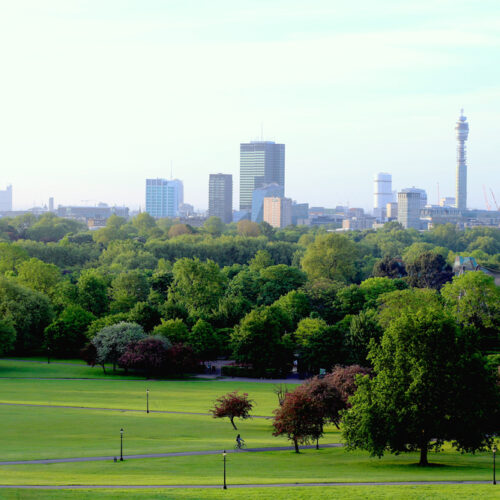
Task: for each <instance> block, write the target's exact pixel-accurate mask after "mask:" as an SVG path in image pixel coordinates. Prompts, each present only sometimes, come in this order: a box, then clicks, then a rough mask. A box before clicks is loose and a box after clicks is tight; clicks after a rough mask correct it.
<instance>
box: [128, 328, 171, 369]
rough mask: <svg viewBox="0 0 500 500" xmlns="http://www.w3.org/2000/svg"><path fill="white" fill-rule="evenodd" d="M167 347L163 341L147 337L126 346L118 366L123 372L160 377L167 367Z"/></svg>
mask: <svg viewBox="0 0 500 500" xmlns="http://www.w3.org/2000/svg"><path fill="white" fill-rule="evenodd" d="M167 352H168V351H167V346H166V344H165V340H163V339H159V338H156V337H147V338H145V339H142V340H139V341H137V342H132V343H130V344H129V345H128V346H127V350H126V351H125V353H124V354H123V355H122V356H121V357H120V359H119V360H118V365H119V366H121V367H122V368H124V369H125V370H129V369H130V370H141V371H144V372H145V373H146V375H147V376H148V377H149V376H150V375H153V374H154V375H160V374H162V373H163V372H165V370H166V366H167Z"/></svg>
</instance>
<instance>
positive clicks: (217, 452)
mask: <svg viewBox="0 0 500 500" xmlns="http://www.w3.org/2000/svg"><path fill="white" fill-rule="evenodd" d="M342 446H343V444H341V443H331V444H322V445H321V448H340V447H342ZM300 448H301V449H302V450H304V449H306V450H311V449H314V448H316V446H315V445H307V446H301V447H300ZM293 449H294V447H293V446H274V447H270V448H268V447H266V448H243V449H241V450H235V449H232V450H226V453H252V452H263V451H290V450H293ZM223 451H224V450H208V451H178V452H171V453H148V454H145V455H124V456H123V458H124V460H133V459H137V458H165V457H191V456H197V455H221V454H222V453H223ZM114 458H115V457H114V456H105V457H77V458H49V459H42V460H11V461H5V462H0V466H1V465H34V464H62V463H68V462H100V461H107V460H113V459H114Z"/></svg>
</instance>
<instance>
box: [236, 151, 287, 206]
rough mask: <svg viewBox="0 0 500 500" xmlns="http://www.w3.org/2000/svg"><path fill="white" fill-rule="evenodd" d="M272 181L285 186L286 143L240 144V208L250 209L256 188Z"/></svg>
mask: <svg viewBox="0 0 500 500" xmlns="http://www.w3.org/2000/svg"><path fill="white" fill-rule="evenodd" d="M271 183H276V184H279V185H280V186H283V189H284V188H285V145H284V144H276V143H275V142H272V141H252V142H250V143H243V144H240V210H248V211H250V210H251V209H252V193H253V191H254V189H257V188H259V187H262V186H265V185H266V184H271Z"/></svg>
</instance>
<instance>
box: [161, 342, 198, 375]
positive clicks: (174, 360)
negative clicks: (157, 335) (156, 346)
mask: <svg viewBox="0 0 500 500" xmlns="http://www.w3.org/2000/svg"><path fill="white" fill-rule="evenodd" d="M199 364H200V361H199V359H198V358H197V356H196V355H195V353H194V351H193V349H192V347H191V346H189V345H185V344H174V345H173V346H172V347H171V348H170V349H169V350H168V351H167V370H168V373H170V374H171V375H181V376H182V375H184V374H185V373H193V372H196V370H197V369H198V366H199Z"/></svg>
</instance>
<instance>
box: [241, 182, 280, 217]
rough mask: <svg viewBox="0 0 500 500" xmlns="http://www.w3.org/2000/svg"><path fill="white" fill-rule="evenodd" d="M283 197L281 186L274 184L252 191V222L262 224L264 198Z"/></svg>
mask: <svg viewBox="0 0 500 500" xmlns="http://www.w3.org/2000/svg"><path fill="white" fill-rule="evenodd" d="M284 195H285V192H284V189H283V186H280V185H279V184H276V183H272V184H268V185H267V186H262V187H259V188H257V189H254V191H253V193H252V214H251V217H250V219H251V220H252V222H262V221H263V220H264V198H270V197H272V196H278V197H280V198H282V197H283V196H284Z"/></svg>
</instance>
